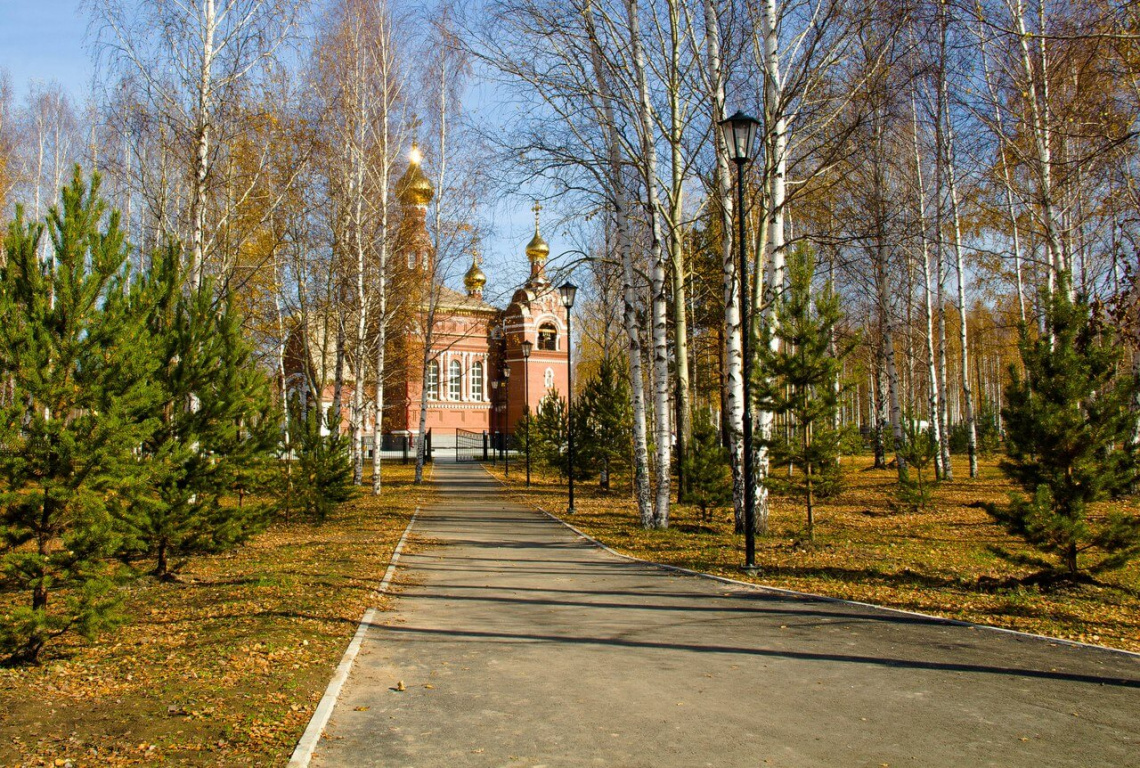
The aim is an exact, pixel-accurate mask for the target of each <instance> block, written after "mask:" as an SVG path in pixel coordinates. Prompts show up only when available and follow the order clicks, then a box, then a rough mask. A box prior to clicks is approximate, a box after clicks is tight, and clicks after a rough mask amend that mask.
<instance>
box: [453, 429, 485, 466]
mask: <svg viewBox="0 0 1140 768" xmlns="http://www.w3.org/2000/svg"><path fill="white" fill-rule="evenodd" d="M490 459H491V440H490V437H489V436H488V435H487V433H486V432H471V431H470V430H466V429H457V430H455V460H456V461H490Z"/></svg>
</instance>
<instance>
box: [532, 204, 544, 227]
mask: <svg viewBox="0 0 1140 768" xmlns="http://www.w3.org/2000/svg"><path fill="white" fill-rule="evenodd" d="M531 210H533V211H534V231H535V232H537V231H538V214H539V212H540V211H541V210H542V204H541V203H539V202H538V201H537V200H535V201H534V208H532V209H531Z"/></svg>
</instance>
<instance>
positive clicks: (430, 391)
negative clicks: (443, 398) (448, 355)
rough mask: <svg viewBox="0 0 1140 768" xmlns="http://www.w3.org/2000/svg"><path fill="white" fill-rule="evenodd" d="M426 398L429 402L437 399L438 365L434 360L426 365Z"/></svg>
mask: <svg viewBox="0 0 1140 768" xmlns="http://www.w3.org/2000/svg"><path fill="white" fill-rule="evenodd" d="M427 396H428V399H430V400H438V399H439V363H437V362H436V361H435V360H432V361H431V362H430V363H428V371H427Z"/></svg>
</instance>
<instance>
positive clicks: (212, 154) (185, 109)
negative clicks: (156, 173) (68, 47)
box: [86, 0, 304, 290]
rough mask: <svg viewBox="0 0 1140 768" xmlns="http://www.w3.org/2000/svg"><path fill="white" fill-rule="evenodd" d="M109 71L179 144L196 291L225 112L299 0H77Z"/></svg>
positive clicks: (231, 120) (226, 131)
mask: <svg viewBox="0 0 1140 768" xmlns="http://www.w3.org/2000/svg"><path fill="white" fill-rule="evenodd" d="M86 2H87V4H88V5H89V7H90V8H91V11H92V13H93V16H94V20H95V24H96V26H97V28H98V30H99V36H100V43H101V46H102V48H103V50H104V51H105V52H106V53H107V54H108V56H109V61H110V64H111V66H112V67H113V69H114V71H117V72H120V73H123V74H128V73H129V74H130V75H131V76H132V77H136V78H138V80H139V83H140V85H141V88H140V93H141V94H142V95H143V96H144V98H145V102H146V104H147V107H148V108H149V109H151V110H153V112H154V113H155V114H156V115H158V116H160V117H161V119H162V121H163V122H164V124H165V125H167V126H168V127H169V129H170V130H171V131H172V133H174V134H175V139H176V141H178V143H179V144H180V145H182V146H184V147H186V148H187V150H188V153H187V155H186V156H183V157H180V158H179V166H180V167H179V174H178V175H179V176H180V177H181V178H182V179H184V183H185V184H186V185H187V187H188V188H189V195H188V198H189V203H188V210H187V212H186V217H185V221H184V223H183V224H182V225H181V226H180V227H179V232H178V234H179V235H181V236H182V237H183V238H184V240H185V241H186V242H187V243H188V248H189V252H188V254H187V258H188V264H189V270H190V282H191V285H192V287H193V288H194V289H195V290H197V289H198V287H199V286H200V285H201V283H202V277H203V271H204V269H205V268H206V261H207V259H208V258H209V256H210V250H211V248H212V246H213V243H212V242H211V237H210V234H211V233H210V232H208V230H207V221H208V208H209V205H210V199H209V198H210V194H211V192H212V191H213V190H212V188H213V186H214V184H215V181H216V179H215V176H216V175H217V166H218V162H219V156H220V155H221V152H222V151H223V150H224V149H225V148H226V147H227V145H228V144H229V142H231V141H232V140H233V137H234V134H235V132H236V131H237V130H238V126H237V125H236V124H235V123H236V122H237V121H236V120H235V115H234V111H233V110H234V109H235V108H236V107H238V106H239V105H240V104H241V103H242V101H243V99H242V98H241V97H242V95H243V93H245V92H246V91H247V90H248V89H250V88H252V87H254V86H255V85H256V83H257V81H258V78H259V76H261V75H262V74H264V72H265V71H266V69H267V68H268V67H269V66H270V65H271V64H272V63H273V61H274V59H275V58H276V57H277V55H278V54H279V52H280V49H281V47H282V45H283V44H284V43H285V42H286V40H287V38H288V37H289V36H290V34H291V33H292V32H293V29H294V26H295V24H296V22H297V20H298V17H299V13H300V11H301V8H302V6H303V4H304V0H186V1H185V2H182V1H180V0H154V1H153V2H147V3H135V2H129V0H86Z"/></svg>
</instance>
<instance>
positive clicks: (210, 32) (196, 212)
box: [190, 0, 217, 291]
mask: <svg viewBox="0 0 1140 768" xmlns="http://www.w3.org/2000/svg"><path fill="white" fill-rule="evenodd" d="M201 13H202V30H201V32H202V63H201V67H202V68H201V72H200V73H199V79H198V92H197V94H196V96H197V108H196V113H195V125H194V185H193V189H192V191H191V198H190V224H191V230H190V287H191V288H192V289H193V290H194V291H197V290H198V289H199V288H201V286H202V269H203V267H202V261H203V258H204V254H203V251H204V243H205V236H206V235H205V233H206V179H207V176H208V175H209V172H210V125H211V123H210V120H211V117H210V110H211V107H212V104H211V100H212V95H213V92H212V78H213V68H214V55H215V51H214V33H215V31H216V26H217V17H216V12H215V8H214V0H202V9H201Z"/></svg>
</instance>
